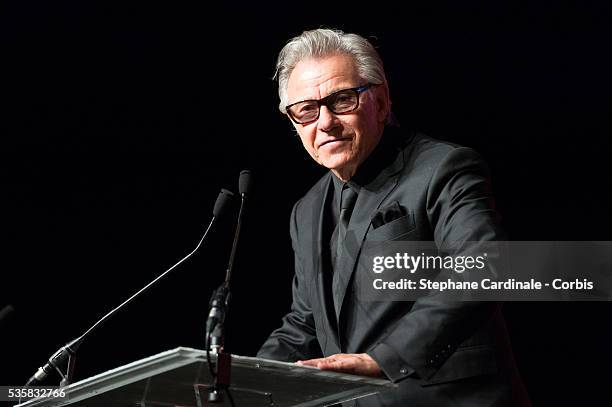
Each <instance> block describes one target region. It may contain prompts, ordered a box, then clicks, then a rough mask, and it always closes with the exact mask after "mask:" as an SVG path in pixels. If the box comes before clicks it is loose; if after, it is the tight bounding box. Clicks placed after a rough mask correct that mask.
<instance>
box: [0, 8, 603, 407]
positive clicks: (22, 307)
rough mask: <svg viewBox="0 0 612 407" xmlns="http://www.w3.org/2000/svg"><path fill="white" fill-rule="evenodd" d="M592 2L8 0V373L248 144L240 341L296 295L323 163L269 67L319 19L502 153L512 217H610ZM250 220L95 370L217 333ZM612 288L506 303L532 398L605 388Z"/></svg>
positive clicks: (107, 285) (573, 224)
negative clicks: (296, 233)
mask: <svg viewBox="0 0 612 407" xmlns="http://www.w3.org/2000/svg"><path fill="white" fill-rule="evenodd" d="M574 3H578V2H568V3H561V2H557V1H550V2H537V4H535V2H517V1H512V2H487V3H479V2H474V1H461V2H442V3H440V2H438V3H434V2H410V3H409V4H404V5H391V4H389V5H383V4H382V3H381V2H373V3H372V4H370V5H361V4H348V3H346V2H342V4H337V5H330V4H325V3H318V2H299V3H298V2H296V3H295V4H293V3H292V2H283V3H278V4H274V5H272V4H266V5H261V4H260V5H252V4H249V3H246V2H230V3H226V4H215V5H214V6H213V5H210V4H208V5H205V4H204V2H193V3H186V4H175V3H168V4H165V5H156V3H151V2H143V3H135V2H116V3H112V2H96V3H92V2H79V1H74V2H35V1H13V0H11V1H4V2H2V5H1V6H0V10H1V19H0V40H1V53H2V55H1V56H0V60H1V61H2V71H3V74H2V87H1V90H0V94H1V96H0V97H1V100H2V106H1V116H2V120H1V122H0V126H1V137H0V143H1V144H0V160H1V162H2V171H1V173H0V177H1V185H2V201H3V203H4V205H3V206H4V209H3V210H2V216H1V222H2V223H1V225H0V228H1V233H2V238H3V241H4V244H3V245H2V258H1V266H0V267H1V268H0V270H1V279H0V290H1V291H0V307H2V306H4V305H6V304H12V305H13V306H14V307H15V309H16V313H15V315H14V318H13V319H12V320H11V321H10V322H9V323H6V324H3V325H2V327H1V328H0V340H1V345H2V358H1V361H0V366H1V368H0V379H1V381H0V383H2V384H7V385H8V384H11V385H20V384H23V383H24V382H25V381H26V380H27V378H28V377H29V376H30V375H31V374H32V373H33V372H34V370H35V369H36V368H37V367H38V366H39V365H40V364H41V363H43V361H44V360H45V359H46V358H47V357H48V356H50V354H51V353H53V352H54V351H55V350H56V349H57V348H58V347H59V346H61V345H62V344H64V343H65V342H67V341H68V340H70V339H72V338H74V337H76V336H78V335H79V334H80V333H81V332H82V331H84V330H85V329H86V328H87V327H88V326H89V325H90V324H91V323H93V322H94V321H95V320H96V319H97V318H99V317H101V316H102V315H104V314H105V313H106V312H107V311H108V310H109V309H110V308H112V307H113V306H115V305H117V304H119V303H120V302H121V301H123V300H124V299H125V298H127V297H128V296H129V295H131V294H132V293H133V292H135V291H136V290H137V289H138V288H140V287H141V286H143V285H144V284H146V283H147V282H148V281H150V280H151V279H152V278H154V277H155V276H157V275H158V274H159V273H161V272H162V271H163V270H165V269H166V268H167V267H169V266H170V265H172V264H173V263H174V262H176V261H177V260H179V259H180V258H181V257H182V256H184V255H185V254H186V253H187V252H188V251H190V250H191V249H192V248H193V247H194V246H195V244H196V242H197V241H198V239H199V236H200V235H201V233H202V231H203V228H204V226H205V224H207V222H208V221H209V216H210V213H211V210H212V205H213V202H214V200H215V198H216V195H217V193H218V191H219V189H220V188H221V187H226V188H230V189H232V190H234V191H235V190H236V189H237V177H238V173H239V172H240V170H242V169H244V168H249V169H251V170H252V171H253V172H254V174H255V176H256V189H255V192H254V194H253V197H252V200H251V201H250V202H249V204H250V206H249V211H248V213H247V218H246V220H245V224H244V229H243V231H244V234H243V236H242V241H241V242H242V245H241V247H240V253H239V259H238V260H237V263H236V270H235V276H234V277H235V284H234V288H233V293H234V301H233V303H232V305H231V310H230V314H229V316H228V322H229V327H228V333H227V334H228V344H227V347H228V349H229V350H230V351H231V352H232V353H235V354H242V355H253V354H254V353H255V352H256V350H257V349H258V347H259V346H260V345H261V343H262V342H263V340H264V339H265V336H266V334H267V333H269V332H270V331H271V330H272V329H273V328H274V327H276V326H277V325H278V324H279V322H280V317H281V316H282V315H283V314H284V313H285V312H286V311H287V310H288V307H289V302H290V289H289V287H290V282H291V276H292V270H291V267H292V253H291V248H290V242H289V236H288V217H289V213H290V211H291V207H292V205H293V203H294V202H295V201H296V200H297V199H298V198H299V197H300V196H301V195H303V194H304V193H305V192H306V191H307V190H308V188H309V187H310V186H311V185H312V184H313V183H314V182H315V180H316V179H317V178H318V177H319V176H320V175H321V174H322V173H323V172H322V170H321V169H320V168H317V167H316V165H315V164H314V163H312V162H311V159H310V158H309V157H308V156H307V155H306V153H305V152H304V151H303V148H302V147H301V144H300V142H299V139H298V138H297V137H296V136H295V135H294V133H293V131H292V129H291V126H290V124H289V122H288V121H287V120H286V119H285V118H284V117H282V116H281V115H280V114H279V113H278V110H277V93H276V86H275V84H274V83H273V82H272V80H271V76H272V74H273V70H274V63H275V58H276V54H277V52H278V51H279V50H280V48H281V47H282V46H283V45H284V43H285V42H286V41H287V40H288V39H289V38H290V37H292V36H294V35H297V34H299V33H300V32H301V31H302V30H304V29H310V28H317V27H320V26H326V27H329V26H331V27H337V28H341V29H344V30H346V31H351V32H357V33H360V34H361V35H364V36H366V37H368V38H370V39H371V40H372V42H373V43H374V44H375V45H376V46H377V48H378V50H379V52H380V53H381V55H382V57H383V60H384V61H385V66H386V69H387V72H388V77H389V83H390V87H391V96H392V100H393V108H394V111H395V113H396V115H397V116H398V117H399V119H400V121H401V123H402V126H403V127H405V128H414V129H417V130H420V131H423V132H425V133H427V134H429V135H431V136H433V137H436V138H439V139H444V140H449V141H452V142H455V143H459V144H463V145H467V146H470V147H473V148H475V149H477V150H478V151H479V152H480V153H481V154H482V155H483V156H484V157H485V159H486V160H487V162H488V163H489V165H490V167H491V171H492V174H493V182H494V189H495V193H496V197H497V204H498V209H499V210H500V212H501V213H502V215H503V218H504V224H505V227H506V229H507V230H508V232H509V234H510V236H511V238H512V239H514V240H612V239H610V227H611V226H612V222H611V219H610V215H609V208H610V204H611V203H612V199H611V197H610V181H609V172H610V171H609V170H608V167H609V161H610V150H611V149H610V147H611V142H610V134H611V130H612V126H611V123H610V117H611V116H610V91H611V89H610V88H611V87H610V72H611V71H612V63H611V62H610V60H609V55H610V41H611V40H612V35H611V30H610V15H611V14H610V9H609V7H608V6H603V5H601V4H603V3H605V2H590V3H585V2H580V4H574ZM279 177H282V179H283V180H284V181H282V182H279ZM233 222H234V221H233V216H232V217H229V218H227V219H224V220H222V221H221V222H220V223H218V224H217V226H216V227H215V231H214V235H213V236H212V237H211V239H210V240H209V242H208V244H207V245H206V247H205V249H204V250H202V252H201V253H199V254H198V255H197V256H196V257H194V258H193V259H192V260H190V261H189V262H188V263H187V264H186V265H185V266H183V267H181V268H180V270H177V271H176V272H175V273H173V274H172V275H170V276H169V277H167V278H166V279H165V280H164V281H163V282H161V283H160V284H159V285H157V286H155V287H154V288H153V289H152V291H151V292H149V293H148V294H147V295H146V296H145V297H143V298H141V299H139V300H137V301H136V302H134V303H133V304H132V305H131V306H130V307H129V308H128V309H125V310H123V311H122V312H120V313H119V314H117V315H116V316H115V318H113V319H112V320H109V321H108V322H107V323H106V324H105V325H104V326H103V327H102V328H101V329H99V330H98V331H97V332H96V333H95V335H93V336H92V337H90V338H89V339H88V340H87V342H85V344H84V345H83V346H82V347H81V349H80V351H79V360H78V362H77V371H76V377H77V379H79V378H84V377H88V376H90V375H92V374H95V373H98V372H101V371H104V370H107V369H109V368H112V367H116V366H119V365H121V364H125V363H127V362H130V361H133V360H137V359H139V358H142V357H145V356H148V355H151V354H154V353H157V352H160V351H163V350H167V349H171V348H174V347H176V346H179V345H181V346H190V347H196V348H202V347H203V341H204V339H203V330H204V321H205V315H206V310H207V306H208V299H209V296H210V293H211V291H212V290H213V289H214V288H215V287H216V286H217V285H218V284H219V283H220V282H221V281H222V278H223V273H224V269H225V265H226V262H227V256H228V254H229V249H230V238H231V233H230V231H231V229H232V228H233ZM611 309H612V307H611V306H610V304H609V303H507V304H506V306H505V314H506V319H507V322H508V326H509V330H510V334H511V337H512V341H513V344H514V350H515V357H516V359H517V361H518V363H519V367H520V369H521V373H522V375H523V377H524V380H525V382H526V384H527V386H528V390H529V392H530V394H531V396H532V399H533V401H534V403H535V404H537V405H570V404H572V403H576V402H579V403H581V405H593V404H595V403H596V402H595V400H598V399H599V401H598V402H597V403H596V404H601V402H602V401H603V400H601V399H600V397H604V396H607V394H608V392H607V391H606V389H605V386H607V385H608V384H609V381H610V379H611V378H612V367H611V361H612V352H611V351H610V348H609V344H610V343H612V334H611V330H612V328H611V322H612V318H611V317H610V311H611ZM604 404H605V402H604Z"/></svg>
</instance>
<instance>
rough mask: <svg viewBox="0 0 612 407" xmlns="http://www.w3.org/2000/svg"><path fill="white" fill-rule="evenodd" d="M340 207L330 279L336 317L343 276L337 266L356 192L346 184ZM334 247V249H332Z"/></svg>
mask: <svg viewBox="0 0 612 407" xmlns="http://www.w3.org/2000/svg"><path fill="white" fill-rule="evenodd" d="M340 199H341V205H340V216H339V218H338V224H337V225H336V231H335V233H334V235H335V236H333V237H332V239H333V238H335V242H334V243H335V245H334V244H332V250H334V249H335V250H334V251H332V261H333V268H334V275H333V279H332V292H333V296H334V307H335V310H336V315H338V313H339V311H340V305H341V304H340V295H341V292H340V290H341V288H342V285H341V281H342V278H343V276H342V275H341V272H342V270H340V267H339V264H340V259H341V258H342V255H343V253H342V251H343V247H344V240H345V239H346V231H347V229H348V226H349V221H350V219H351V213H352V212H353V207H354V206H355V201H357V192H355V191H354V190H353V189H352V188H351V187H349V186H348V185H347V184H344V187H343V188H342V194H341V198H340ZM334 246H335V248H334Z"/></svg>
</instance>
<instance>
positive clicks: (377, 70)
mask: <svg viewBox="0 0 612 407" xmlns="http://www.w3.org/2000/svg"><path fill="white" fill-rule="evenodd" d="M338 54H344V55H348V56H350V57H352V58H353V60H354V61H355V66H356V67H357V71H358V74H359V76H360V77H361V79H362V80H364V81H366V82H368V83H372V84H376V85H383V86H385V87H387V78H386V77H385V71H384V69H383V63H382V60H381V59H380V55H378V52H376V50H375V49H374V47H373V46H372V44H370V42H369V41H368V40H366V39H365V38H363V37H361V36H359V35H357V34H345V33H344V32H342V31H340V30H331V29H323V28H320V29H317V30H310V31H304V32H303V33H302V34H300V35H299V36H297V37H294V38H292V39H291V40H289V42H288V43H287V45H285V46H284V47H283V49H282V50H281V52H280V54H279V55H278V61H277V62H276V72H275V74H274V79H278V96H279V98H280V103H279V105H278V108H279V110H280V111H281V112H282V113H283V114H287V111H286V109H285V106H287V84H288V82H289V76H290V75H291V72H293V69H294V68H295V66H296V65H297V64H298V62H300V61H302V60H304V59H308V58H322V57H326V56H331V55H338Z"/></svg>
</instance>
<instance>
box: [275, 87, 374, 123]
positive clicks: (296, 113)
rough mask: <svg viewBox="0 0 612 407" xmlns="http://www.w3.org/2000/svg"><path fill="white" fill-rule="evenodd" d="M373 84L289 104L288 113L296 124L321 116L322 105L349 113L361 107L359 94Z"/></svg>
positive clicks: (335, 110)
mask: <svg viewBox="0 0 612 407" xmlns="http://www.w3.org/2000/svg"><path fill="white" fill-rule="evenodd" d="M371 86H372V84H367V85H364V86H359V87H358V88H351V89H342V90H339V91H337V92H334V93H330V94H329V95H327V96H325V97H324V98H323V99H319V100H314V99H312V100H302V101H301V102H296V103H292V104H290V105H288V106H287V107H286V108H285V109H286V110H287V115H288V116H289V118H290V119H291V120H293V122H294V123H296V124H306V123H310V122H313V121H315V120H317V119H318V118H319V113H320V112H321V106H326V107H327V108H328V109H329V110H330V111H331V112H332V113H334V114H343V113H349V112H352V111H353V110H356V109H357V108H358V107H359V95H360V94H361V92H365V91H366V90H368V89H369V88H370V87H371Z"/></svg>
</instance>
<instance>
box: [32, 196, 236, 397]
mask: <svg viewBox="0 0 612 407" xmlns="http://www.w3.org/2000/svg"><path fill="white" fill-rule="evenodd" d="M233 196H234V194H233V193H232V192H231V191H228V190H226V189H221V192H220V193H219V196H217V200H216V201H215V206H214V208H213V216H212V219H211V221H210V223H209V224H208V227H207V228H206V231H205V232H204V234H203V235H202V238H201V239H200V241H199V242H198V244H197V246H196V247H195V249H193V250H192V251H191V252H190V253H189V254H187V255H186V256H185V257H183V258H182V259H181V260H179V261H178V262H177V263H175V264H174V265H173V266H172V267H170V268H169V269H168V270H166V271H164V272H163V273H162V274H160V275H159V276H157V278H155V279H154V280H153V281H151V282H150V283H149V284H147V285H146V286H144V287H143V288H141V289H140V290H139V291H138V292H136V293H135V294H134V295H132V296H131V297H130V298H128V299H127V300H125V301H124V302H122V303H121V304H119V305H118V306H117V307H115V308H113V309H112V310H111V311H110V312H109V313H107V314H106V315H104V316H103V317H102V318H100V319H99V320H98V321H97V322H96V323H95V324H93V325H92V326H91V327H90V328H89V329H88V330H87V331H85V333H84V334H83V335H81V336H79V337H78V338H77V339H74V340H72V341H71V342H68V343H67V344H66V345H64V346H62V347H61V348H60V349H59V350H58V351H57V352H55V353H54V354H53V356H51V357H50V358H49V360H48V361H47V363H46V364H45V365H43V366H41V367H39V368H38V370H37V371H36V373H34V375H32V377H30V379H29V380H28V382H27V383H26V387H27V386H32V385H35V384H39V383H40V382H42V381H43V380H44V379H45V378H46V377H47V376H48V375H49V374H50V373H51V372H52V371H53V370H56V371H57V372H58V373H59V374H60V376H61V377H62V383H61V385H62V386H65V385H67V384H69V382H70V380H72V370H73V368H74V356H75V354H76V351H77V350H78V348H79V346H81V343H83V340H84V339H85V338H86V337H87V336H88V335H89V334H91V332H93V331H94V330H95V329H96V328H97V327H99V326H100V324H102V323H103V322H104V321H106V320H107V319H108V318H110V316H111V315H113V314H114V313H115V312H117V311H119V310H120V309H122V308H123V307H125V306H126V305H127V304H128V303H130V302H131V301H132V300H134V299H135V298H136V297H138V296H139V295H140V294H142V293H143V292H145V291H146V290H147V289H149V287H151V286H152V285H153V284H155V283H156V282H157V281H159V280H160V279H162V278H163V277H165V276H166V275H167V274H168V273H170V272H171V271H172V270H174V269H175V268H176V267H177V266H179V265H180V264H181V263H183V262H184V261H185V260H187V259H188V258H189V257H191V256H192V255H193V254H194V253H195V252H196V251H198V249H199V248H200V246H201V245H202V243H203V242H204V239H205V238H206V236H207V235H208V232H209V231H210V229H211V227H212V225H213V224H214V222H215V220H216V219H217V218H219V217H220V216H221V215H222V214H223V213H224V212H225V211H226V210H227V208H228V206H229V202H230V200H231V199H232V197H233ZM66 360H68V368H67V373H66V375H64V374H63V373H62V371H61V369H60V367H61V366H62V365H63V364H64V362H65V361H66Z"/></svg>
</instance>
